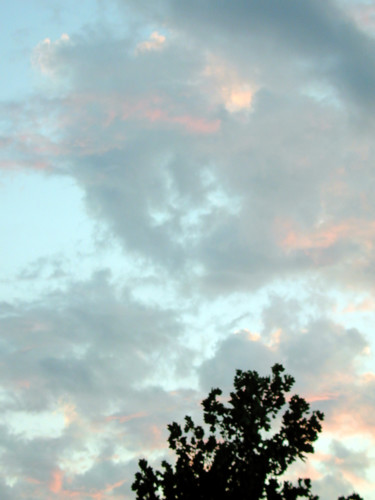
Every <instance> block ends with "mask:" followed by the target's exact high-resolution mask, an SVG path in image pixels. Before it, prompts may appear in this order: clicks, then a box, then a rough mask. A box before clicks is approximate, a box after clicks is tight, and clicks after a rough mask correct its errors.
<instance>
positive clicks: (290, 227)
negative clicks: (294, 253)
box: [277, 219, 375, 251]
mask: <svg viewBox="0 0 375 500" xmlns="http://www.w3.org/2000/svg"><path fill="white" fill-rule="evenodd" d="M277 231H278V233H279V235H280V241H279V245H280V246H281V247H282V248H283V249H284V250H285V251H291V250H312V249H325V248H329V247H331V246H333V245H334V244H336V243H337V242H338V241H342V240H350V241H356V242H357V243H360V244H361V245H362V246H363V247H364V248H365V249H372V248H373V245H374V239H375V221H363V220H356V219H349V220H346V221H342V222H341V223H338V224H330V225H329V224H322V225H321V226H319V227H317V228H314V229H312V230H311V231H310V232H307V231H302V230H299V229H298V228H296V227H295V224H294V223H293V222H292V221H277Z"/></svg>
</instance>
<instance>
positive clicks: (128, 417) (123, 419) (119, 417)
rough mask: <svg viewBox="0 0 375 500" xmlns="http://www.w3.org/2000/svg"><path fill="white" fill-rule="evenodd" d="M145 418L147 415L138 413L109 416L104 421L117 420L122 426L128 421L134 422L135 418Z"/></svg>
mask: <svg viewBox="0 0 375 500" xmlns="http://www.w3.org/2000/svg"><path fill="white" fill-rule="evenodd" d="M146 416H147V413H145V412H142V411H140V412H138V413H133V414H131V415H110V416H109V417H106V421H107V422H113V421H116V420H117V421H118V422H119V423H120V424H123V423H125V422H129V421H130V420H134V419H135V418H143V417H146Z"/></svg>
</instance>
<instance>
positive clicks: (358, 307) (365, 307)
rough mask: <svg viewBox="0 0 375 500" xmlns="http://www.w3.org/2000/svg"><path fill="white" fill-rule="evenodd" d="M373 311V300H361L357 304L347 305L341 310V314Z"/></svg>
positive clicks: (374, 308)
mask: <svg viewBox="0 0 375 500" xmlns="http://www.w3.org/2000/svg"><path fill="white" fill-rule="evenodd" d="M373 311H375V300H373V299H363V300H362V301H361V302H359V303H358V304H349V305H348V306H346V307H345V308H344V309H343V311H342V312H343V313H354V312H373Z"/></svg>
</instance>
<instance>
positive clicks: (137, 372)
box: [0, 0, 375, 500]
mask: <svg viewBox="0 0 375 500" xmlns="http://www.w3.org/2000/svg"><path fill="white" fill-rule="evenodd" d="M94 7H95V8H98V9H99V11H98V12H101V11H100V9H104V7H103V4H102V2H100V1H98V2H97V3H95V4H94V2H92V8H94ZM107 8H109V7H107ZM111 8H112V9H113V12H115V13H116V17H113V18H111V17H109V18H108V17H106V20H104V10H103V19H101V18H98V19H97V21H95V22H93V21H90V23H89V22H86V21H85V20H84V19H82V23H81V26H82V27H81V29H80V30H77V29H75V30H73V31H72V32H70V31H69V30H68V29H67V28H66V27H64V29H62V31H61V33H62V34H61V36H60V37H59V38H57V39H53V38H52V37H51V36H50V35H49V33H48V30H46V33H45V34H43V36H42V37H41V38H40V40H39V43H37V44H35V45H34V47H33V48H32V51H30V61H31V62H30V64H31V65H32V68H33V72H34V75H35V85H34V87H33V89H32V90H30V97H25V98H24V99H23V100H21V99H20V100H18V101H12V102H10V101H4V100H3V101H2V102H1V103H0V106H1V115H2V116H5V117H6V119H4V120H3V121H2V122H1V124H0V144H1V146H2V147H1V153H0V168H1V174H2V176H3V177H4V179H5V178H7V176H10V175H15V176H16V175H17V174H18V173H20V172H22V173H23V174H24V173H25V172H28V173H29V175H30V176H38V179H39V181H38V182H40V183H41V184H40V186H41V189H43V188H45V186H47V184H45V185H44V184H43V181H42V180H40V179H42V178H43V177H42V176H43V175H44V176H45V179H50V178H54V179H56V180H57V181H58V180H61V182H62V183H63V182H65V181H66V180H67V179H68V180H71V181H72V182H74V185H75V186H78V188H79V189H80V192H82V196H83V198H84V205H85V209H86V210H87V215H88V216H89V217H90V219H91V221H92V222H93V225H94V226H95V227H96V228H97V234H95V235H94V238H93V241H92V242H90V245H92V246H93V248H95V254H94V255H90V256H88V253H87V251H85V252H86V253H85V252H84V251H83V250H81V251H80V249H79V248H77V249H74V252H76V259H77V266H78V268H77V269H72V267H71V266H68V264H67V262H68V257H67V250H66V248H65V247H64V248H63V246H62V248H61V252H60V254H59V255H55V254H54V255H51V254H50V253H49V248H48V245H46V248H45V253H44V254H43V255H40V259H39V260H38V261H36V262H35V260H34V261H33V262H31V260H29V261H28V260H27V257H26V256H27V255H28V249H27V245H25V250H24V252H25V262H27V265H26V267H24V268H23V269H22V270H20V272H19V273H18V274H17V277H16V278H15V282H14V284H13V285H12V286H14V287H15V288H14V290H16V291H17V290H18V288H17V286H18V282H21V281H22V280H23V279H25V276H27V277H28V280H29V282H30V283H31V285H30V286H35V290H36V291H38V292H35V297H33V299H32V300H30V299H28V300H25V299H22V297H20V298H19V300H7V299H4V301H3V302H2V303H1V307H0V325H1V326H0V328H1V332H2V340H1V343H0V354H1V357H2V363H1V365H0V371H1V390H2V392H1V397H2V400H3V408H4V411H3V414H2V419H1V422H0V423H1V425H2V429H3V432H2V439H1V441H2V442H1V450H2V454H1V456H0V461H1V466H2V470H3V480H2V483H1V486H0V491H1V493H0V496H1V497H2V498H4V499H7V498H9V499H10V498H12V499H13V498H28V499H34V498H35V499H47V498H48V499H49V498H61V499H63V498H81V499H89V498H93V499H100V500H104V499H107V498H108V499H110V498H114V499H115V498H133V496H132V493H131V491H130V485H131V482H132V478H133V476H134V472H135V470H136V464H137V460H138V458H139V457H140V456H141V455H142V456H143V455H145V456H148V457H149V458H150V460H151V461H155V463H157V462H158V460H160V458H161V457H163V456H165V455H166V454H167V453H168V451H167V449H166V424H167V423H169V422H171V421H172V420H176V419H181V418H182V417H183V415H184V414H187V413H190V414H193V415H196V416H197V415H198V414H199V401H200V399H201V398H202V397H203V395H204V394H205V393H206V392H207V391H208V390H209V389H210V387H212V386H220V387H222V388H223V389H224V390H226V391H227V390H230V384H231V381H232V379H233V375H234V371H235V369H237V368H241V369H256V370H258V371H259V372H261V373H262V374H264V373H267V372H268V371H269V369H270V366H271V365H272V364H273V363H275V362H281V363H283V364H284V365H285V367H286V368H287V370H288V372H290V373H291V374H292V375H293V376H294V377H295V379H296V388H295V389H296V391H297V392H298V393H300V394H301V395H303V396H304V397H306V398H307V399H308V401H310V402H311V405H312V406H313V407H314V408H320V409H322V410H323V411H324V412H325V414H326V420H325V427H324V433H323V438H322V440H321V442H320V444H319V446H318V451H317V454H316V457H315V458H314V459H313V460H311V461H310V462H309V463H308V464H307V465H306V468H305V469H304V470H303V469H298V468H297V469H296V470H295V473H296V474H297V473H298V474H303V473H306V474H308V475H310V476H311V477H313V478H314V480H315V481H316V491H317V493H319V494H320V495H321V496H322V498H325V497H327V498H328V497H332V498H334V497H335V495H336V497H337V496H339V495H340V494H349V493H350V492H351V491H352V490H353V489H356V490H358V491H360V492H361V493H362V494H363V495H364V496H365V497H366V498H368V499H370V500H371V498H375V496H374V495H375V491H374V489H373V486H371V482H370V479H369V478H370V477H371V473H372V472H373V468H374V457H373V454H372V452H371V445H372V442H373V439H374V436H375V434H374V432H375V431H374V425H373V422H372V414H373V410H374V404H375V403H374V397H373V394H374V387H375V386H374V380H375V379H374V373H373V361H374V360H373V356H372V349H373V348H374V342H373V338H372V331H371V328H370V327H371V325H372V324H373V317H374V300H373V295H374V279H373V278H374V271H373V269H374V241H375V205H374V201H373V199H374V197H373V191H374V182H375V178H374V171H373V163H374V159H375V154H374V153H375V152H374V146H373V140H372V139H373V132H374V121H373V116H374V97H373V88H374V84H375V72H374V70H373V68H374V67H375V66H374V63H375V43H374V39H373V33H372V32H371V28H370V27H369V23H368V22H367V21H366V19H367V20H368V19H369V18H368V17H363V16H364V14H363V7H361V6H360V5H359V6H358V5H357V6H356V7H355V6H353V5H352V6H351V7H350V8H349V7H348V5H346V4H344V3H340V2H336V3H334V2H330V1H325V2H323V1H320V0H318V1H316V0H311V1H310V0H309V1H305V2H303V3H301V2H300V1H297V0H293V1H288V2H287V3H280V2H278V1H276V0H275V1H274V0H266V1H263V2H256V1H252V0H247V1H242V0H241V1H238V2H236V3H235V4H233V5H230V6H229V4H228V3H227V2H224V1H215V2H213V1H211V0H208V1H206V2H204V3H202V2H198V0H189V2H185V1H181V2H172V1H169V0H160V1H155V2H152V5H150V3H149V2H145V1H140V0H138V1H137V2H133V1H131V0H117V1H115V0H113V1H111ZM365 10H366V9H365ZM366 12H367V11H366ZM106 15H107V14H106ZM368 15H369V14H367V16H368ZM119 26H120V27H121V29H119ZM43 186H44V187H43ZM61 202H62V203H64V204H66V205H69V196H68V192H67V196H66V199H64V200H63V199H62V201H61ZM48 209H49V207H48V206H47V207H46V216H47V215H49V216H50V217H52V218H53V217H54V214H53V213H51V214H48ZM20 210H27V207H25V206H21V205H20ZM77 217H78V214H77ZM14 227H15V231H21V232H22V230H23V229H22V228H20V229H18V228H17V227H16V225H15V226H14ZM41 227H42V226H41ZM58 228H59V225H58V221H57V220H56V230H58ZM60 229H61V228H60ZM35 233H36V234H35V238H38V228H37V226H36V230H35ZM85 234H86V233H85ZM51 238H53V235H51ZM85 238H86V236H85ZM87 238H88V237H87ZM67 239H69V237H68V238H67ZM115 245H117V247H116V248H118V250H117V253H115V252H114V251H113V248H114V246H115ZM85 248H86V247H85ZM69 252H72V250H71V249H70V250H69ZM69 255H70V254H69ZM104 255H105V258H104V257H103V256H104ZM30 259H31V257H30ZM56 263H58V266H57V264H56ZM43 266H44V268H46V267H48V266H49V267H50V268H55V269H56V272H55V273H54V275H53V276H52V274H51V275H50V278H49V281H48V280H46V279H45V278H44V283H45V284H44V285H43V286H44V289H43V292H40V288H38V286H39V284H40V281H41V273H42V271H41V269H42V267H43ZM84 266H88V267H89V268H90V272H89V273H88V274H89V275H90V277H89V278H87V276H86V277H85V278H83V277H82V275H81V274H80V272H81V268H83V267H84ZM57 267H58V268H59V270H60V273H59V272H57ZM86 275H87V273H86ZM17 280H18V281H17ZM15 295H16V292H13V294H12V296H15Z"/></svg>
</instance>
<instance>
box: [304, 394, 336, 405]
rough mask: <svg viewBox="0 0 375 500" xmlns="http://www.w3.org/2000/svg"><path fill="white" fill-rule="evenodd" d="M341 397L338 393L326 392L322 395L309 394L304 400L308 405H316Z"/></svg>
mask: <svg viewBox="0 0 375 500" xmlns="http://www.w3.org/2000/svg"><path fill="white" fill-rule="evenodd" d="M338 397H339V393H337V392H326V393H321V394H319V393H318V394H307V395H304V398H305V399H306V401H307V402H308V403H315V402H316V401H331V400H333V399H337V398H338Z"/></svg>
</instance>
